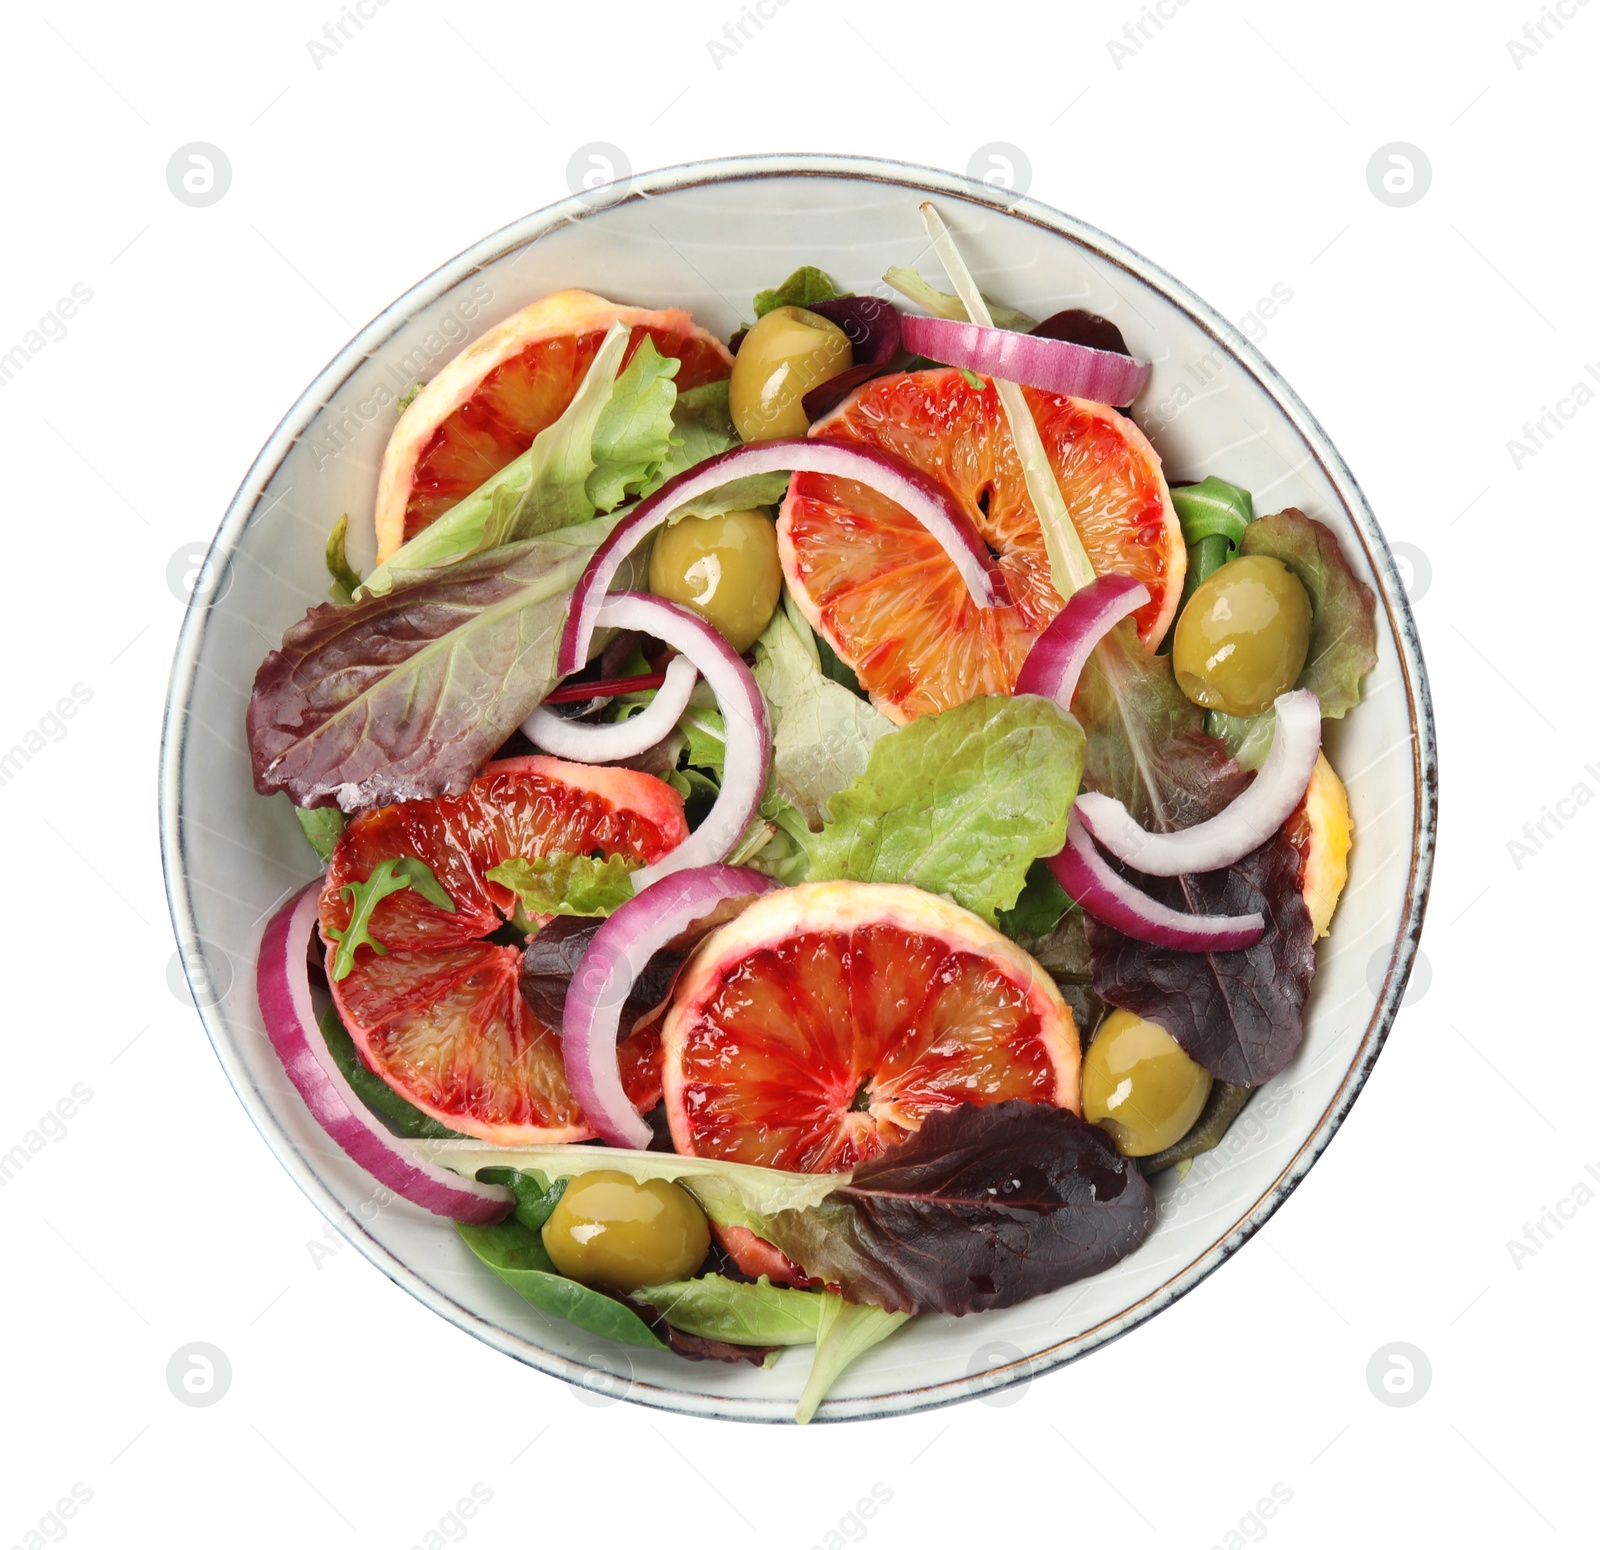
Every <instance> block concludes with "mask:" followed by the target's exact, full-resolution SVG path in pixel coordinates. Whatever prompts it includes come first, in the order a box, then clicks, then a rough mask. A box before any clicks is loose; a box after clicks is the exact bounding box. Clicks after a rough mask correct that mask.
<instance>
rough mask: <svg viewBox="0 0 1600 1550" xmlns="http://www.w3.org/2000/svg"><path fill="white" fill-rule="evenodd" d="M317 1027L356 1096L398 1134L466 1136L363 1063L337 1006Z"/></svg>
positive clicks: (438, 1138) (327, 1013)
mask: <svg viewBox="0 0 1600 1550" xmlns="http://www.w3.org/2000/svg"><path fill="white" fill-rule="evenodd" d="M318 1026H319V1027H320V1028H321V1029H322V1042H323V1043H324V1044H326V1045H327V1046H328V1053H329V1054H330V1055H331V1056H333V1063H334V1065H336V1066H337V1067H338V1068H339V1070H340V1073H341V1074H342V1075H343V1077H344V1079H345V1081H347V1082H348V1083H349V1084H350V1086H351V1088H352V1089H353V1090H354V1091H355V1095H356V1097H358V1098H359V1099H360V1100H361V1101H362V1102H363V1103H364V1104H366V1106H367V1107H368V1108H369V1109H371V1110H372V1112H373V1113H374V1114H376V1115H378V1116H379V1117H380V1118H381V1119H382V1120H383V1121H384V1122H385V1123H386V1124H387V1125H388V1127H389V1129H390V1130H392V1131H393V1132H394V1133H395V1134H396V1135H398V1136H412V1137H426V1138H429V1139H432V1140H456V1139H462V1140H464V1139H465V1137H463V1136H461V1133H460V1132H459V1131H456V1130H451V1129H450V1127H449V1126H448V1125H441V1124H440V1123H439V1121H438V1120H436V1119H435V1118H434V1117H433V1116H432V1115H431V1114H424V1113H423V1112H422V1110H421V1109H418V1108H414V1107H413V1106H412V1105H411V1104H409V1103H407V1102H406V1100H405V1099H404V1098H402V1097H401V1096H400V1094H399V1093H397V1092H396V1091H395V1090H394V1088H392V1087H391V1086H390V1085H389V1084H388V1083H387V1082H386V1081H384V1079H383V1078H382V1077H381V1076H379V1075H377V1073H376V1072H373V1071H369V1070H368V1069H367V1068H366V1066H365V1065H363V1064H362V1061H361V1056H360V1055H359V1054H358V1053H357V1051H356V1046H355V1040H353V1039H352V1038H351V1037H350V1035H349V1033H348V1032H347V1031H346V1029H345V1026H344V1024H343V1023H342V1022H340V1020H339V1013H338V1011H337V1009H336V1008H334V1007H332V1006H330V1007H329V1008H328V1009H327V1011H325V1012H324V1013H323V1014H322V1016H321V1018H319V1019H318Z"/></svg>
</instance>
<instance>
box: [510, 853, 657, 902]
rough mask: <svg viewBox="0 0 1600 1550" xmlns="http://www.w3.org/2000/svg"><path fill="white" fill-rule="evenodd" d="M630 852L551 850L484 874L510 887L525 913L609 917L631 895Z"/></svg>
mask: <svg viewBox="0 0 1600 1550" xmlns="http://www.w3.org/2000/svg"><path fill="white" fill-rule="evenodd" d="M638 865H639V863H638V862H637V861H635V860H634V859H633V858H632V857H631V856H623V855H616V856H598V857H597V856H579V855H574V854H573V853H572V852H571V851H564V850H562V851H552V852H551V853H550V854H549V855H544V856H533V857H528V856H513V857H511V859H510V860H509V861H502V862H501V863H500V865H499V866H496V867H491V868H490V869H489V871H488V872H487V873H486V874H485V875H486V876H487V878H488V880H489V881H490V882H491V883H499V884H500V886H501V887H502V888H509V889H510V890H511V891H512V892H513V893H514V894H516V895H517V897H518V899H519V900H520V901H521V903H522V908H523V910H524V911H525V912H526V913H527V914H529V915H609V914H610V913H611V912H612V911H613V910H615V909H617V908H619V907H620V906H621V905H624V904H626V903H627V902H628V900H629V899H631V898H632V897H633V873H634V870H635V868H636V867H638Z"/></svg>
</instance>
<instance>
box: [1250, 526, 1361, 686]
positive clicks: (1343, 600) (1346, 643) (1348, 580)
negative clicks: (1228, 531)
mask: <svg viewBox="0 0 1600 1550" xmlns="http://www.w3.org/2000/svg"><path fill="white" fill-rule="evenodd" d="M1239 553H1240V554H1265V555H1269V556H1270V557H1271V558H1272V559H1274V560H1279V561H1281V562H1282V563H1283V564H1284V565H1286V566H1288V568H1289V569H1290V570H1291V571H1293V572H1294V574H1295V575H1296V576H1297V577H1298V578H1299V580H1300V583H1301V585H1302V586H1304V587H1305V589H1306V593H1307V595H1308V596H1309V597H1310V599H1311V646H1310V649H1309V650H1308V651H1307V652H1306V665H1305V669H1304V671H1303V672H1302V673H1301V674H1300V678H1299V681H1298V683H1297V684H1296V685H1295V687H1296V688H1299V689H1310V690H1312V691H1313V692H1314V693H1315V694H1316V696H1317V698H1318V699H1319V700H1321V702H1322V714H1323V715H1324V716H1334V717H1339V716H1343V715H1344V713H1345V712H1346V711H1347V710H1349V709H1350V708H1351V707H1352V706H1354V705H1357V704H1359V703H1360V701H1361V680H1362V678H1363V677H1365V675H1366V674H1368V673H1370V672H1371V671H1372V669H1373V668H1374V667H1376V666H1377V665H1378V621H1377V600H1376V599H1375V598H1374V597H1373V595H1372V588H1371V587H1369V586H1368V585H1367V584H1366V582H1364V581H1362V580H1361V579H1360V577H1358V576H1357V575H1356V573H1355V572H1354V571H1353V570H1351V568H1350V562H1349V561H1348V560H1346V559H1345V557H1344V552H1343V551H1342V550H1341V549H1340V548H1339V540H1338V539H1337V538H1335V537H1334V535H1333V532H1332V531H1331V529H1329V528H1328V527H1326V526H1324V525H1323V524H1322V523H1321V522H1318V521H1316V520H1315V519H1314V518H1312V517H1308V516H1307V515H1306V514H1305V513H1304V512H1303V511H1298V510H1296V509H1295V508H1294V507H1293V506H1290V507H1288V508H1287V509H1286V510H1284V511H1280V512H1278V513H1276V514H1275V515H1273V516H1270V517H1257V518H1256V520H1255V521H1254V522H1252V523H1251V524H1250V525H1249V527H1247V528H1246V529H1245V530H1244V537H1243V538H1241V539H1240V540H1239Z"/></svg>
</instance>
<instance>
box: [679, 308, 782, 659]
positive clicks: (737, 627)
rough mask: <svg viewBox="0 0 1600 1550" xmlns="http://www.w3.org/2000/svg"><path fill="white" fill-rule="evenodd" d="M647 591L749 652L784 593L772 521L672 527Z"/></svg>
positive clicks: (690, 521)
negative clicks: (690, 612) (685, 610)
mask: <svg viewBox="0 0 1600 1550" xmlns="http://www.w3.org/2000/svg"><path fill="white" fill-rule="evenodd" d="M768 315H769V316H770V315H771V314H768ZM650 590H651V591H652V592H654V593H655V595H656V596H657V597H664V598H666V599H667V600H668V601H669V602H673V603H682V604H683V606H684V607H685V608H692V609H693V610H694V611H695V612H696V613H697V614H699V615H700V617H701V618H702V619H704V620H705V621H706V622H707V623H708V624H710V625H712V626H714V627H715V628H716V630H717V631H718V633H719V634H720V635H721V636H722V638H723V639H724V640H725V641H727V643H728V644H729V645H730V646H732V647H733V649H734V650H735V651H748V650H749V649H750V648H751V647H752V646H753V645H754V644H755V643H756V637H757V636H758V635H760V634H761V632H762V631H763V630H764V629H766V627H767V624H768V621H769V620H770V619H771V618H772V615H773V611H774V610H775V609H776V608H777V606H778V597H779V595H780V594H781V592H782V591H783V567H782V566H781V565H780V564H779V563H778V534H777V529H776V528H774V527H773V525H772V519H771V518H770V517H769V516H767V515H766V513H765V512H761V511H726V512H724V513H723V514H722V515H721V516H719V517H683V518H681V519H680V520H679V521H677V522H674V523H673V524H672V526H671V527H669V528H668V529H667V530H666V531H665V532H663V533H661V534H659V535H658V536H657V538H656V546H655V548H654V550H652V551H651V555H650Z"/></svg>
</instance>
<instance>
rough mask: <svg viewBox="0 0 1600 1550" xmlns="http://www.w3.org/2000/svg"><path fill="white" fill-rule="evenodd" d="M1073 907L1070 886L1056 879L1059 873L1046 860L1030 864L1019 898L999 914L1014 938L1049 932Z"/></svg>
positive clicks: (1003, 925) (1009, 933)
mask: <svg viewBox="0 0 1600 1550" xmlns="http://www.w3.org/2000/svg"><path fill="white" fill-rule="evenodd" d="M1072 907H1073V905H1072V900H1071V899H1070V898H1069V897H1068V896H1067V890H1066V889H1065V888H1063V887H1062V886H1061V884H1060V883H1058V882H1057V881H1056V877H1055V873H1054V872H1052V871H1051V870H1050V868H1049V866H1048V865H1047V864H1046V863H1045V862H1043V861H1035V862H1034V863H1033V865H1032V866H1030V867H1029V868H1028V878H1027V881H1026V882H1025V883H1023V885H1022V892H1021V893H1019V894H1018V895H1017V902H1016V903H1015V904H1014V905H1013V906H1012V907H1011V908H1010V909H1008V910H1001V911H1000V913H999V916H998V922H999V926H1000V929H1001V930H1002V931H1004V932H1005V934H1006V935H1007V936H1008V937H1010V938H1011V940H1012V941H1013V942H1020V941H1022V940H1023V938H1024V937H1036V936H1048V935H1049V934H1050V933H1051V932H1052V931H1054V930H1055V928H1056V925H1057V923H1058V922H1059V921H1060V919H1061V917H1062V916H1063V915H1065V914H1066V912H1067V911H1068V910H1069V909H1071V908H1072Z"/></svg>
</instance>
